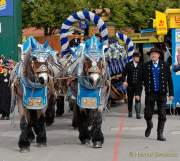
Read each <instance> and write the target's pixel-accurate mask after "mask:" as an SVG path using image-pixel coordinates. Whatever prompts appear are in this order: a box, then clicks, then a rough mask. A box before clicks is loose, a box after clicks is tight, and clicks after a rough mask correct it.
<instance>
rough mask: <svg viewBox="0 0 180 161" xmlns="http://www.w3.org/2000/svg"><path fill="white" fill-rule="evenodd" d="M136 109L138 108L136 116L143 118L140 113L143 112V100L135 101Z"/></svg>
mask: <svg viewBox="0 0 180 161" xmlns="http://www.w3.org/2000/svg"><path fill="white" fill-rule="evenodd" d="M135 110H136V118H137V119H141V116H140V113H141V102H140V101H136V102H135Z"/></svg>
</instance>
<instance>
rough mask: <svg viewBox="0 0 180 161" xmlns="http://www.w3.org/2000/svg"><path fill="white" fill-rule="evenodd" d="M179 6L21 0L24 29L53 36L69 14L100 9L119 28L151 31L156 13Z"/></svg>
mask: <svg viewBox="0 0 180 161" xmlns="http://www.w3.org/2000/svg"><path fill="white" fill-rule="evenodd" d="M179 4H180V0H28V1H27V0H23V26H24V27H27V26H36V27H43V28H44V29H45V32H46V34H52V33H53V31H54V30H55V29H57V28H59V27H60V26H61V24H62V23H63V21H64V20H65V19H66V18H67V17H68V16H69V15H70V14H71V13H72V12H74V11H78V10H82V9H95V8H98V7H100V6H102V7H105V8H110V9H111V13H112V14H111V19H110V20H111V21H112V22H114V23H115V24H116V25H117V26H118V27H132V28H134V29H135V30H139V29H141V28H147V27H152V24H151V23H150V21H151V19H152V18H154V13H155V10H159V11H163V12H164V11H165V9H166V8H178V7H179Z"/></svg>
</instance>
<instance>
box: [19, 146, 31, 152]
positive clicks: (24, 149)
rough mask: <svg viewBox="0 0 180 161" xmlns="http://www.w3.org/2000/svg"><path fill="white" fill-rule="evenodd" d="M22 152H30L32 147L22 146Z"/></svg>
mask: <svg viewBox="0 0 180 161" xmlns="http://www.w3.org/2000/svg"><path fill="white" fill-rule="evenodd" d="M20 152H21V153H28V152H30V147H23V148H20Z"/></svg>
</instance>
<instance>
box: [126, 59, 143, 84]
mask: <svg viewBox="0 0 180 161" xmlns="http://www.w3.org/2000/svg"><path fill="white" fill-rule="evenodd" d="M142 67H143V65H142V63H138V64H137V67H136V68H135V66H134V63H133V61H131V62H129V63H127V64H126V67H125V71H124V75H125V76H127V83H128V85H134V84H140V85H141V81H142Z"/></svg>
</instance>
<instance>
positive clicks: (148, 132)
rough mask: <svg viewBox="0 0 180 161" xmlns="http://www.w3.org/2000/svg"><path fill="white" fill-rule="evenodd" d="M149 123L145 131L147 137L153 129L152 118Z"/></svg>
mask: <svg viewBox="0 0 180 161" xmlns="http://www.w3.org/2000/svg"><path fill="white" fill-rule="evenodd" d="M146 123H147V128H146V131H145V137H149V135H150V134H151V129H152V128H153V122H152V120H149V121H146Z"/></svg>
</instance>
